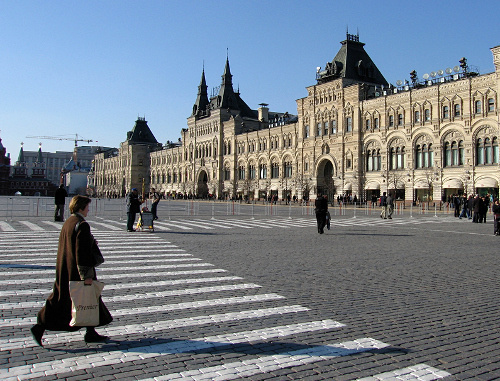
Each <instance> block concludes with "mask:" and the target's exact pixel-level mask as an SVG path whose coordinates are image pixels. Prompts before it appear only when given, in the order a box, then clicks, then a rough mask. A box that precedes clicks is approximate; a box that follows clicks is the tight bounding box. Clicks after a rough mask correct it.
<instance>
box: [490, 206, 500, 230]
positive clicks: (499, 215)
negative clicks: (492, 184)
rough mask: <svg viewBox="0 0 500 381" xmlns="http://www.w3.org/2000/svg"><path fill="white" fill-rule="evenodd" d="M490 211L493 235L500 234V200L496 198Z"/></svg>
mask: <svg viewBox="0 0 500 381" xmlns="http://www.w3.org/2000/svg"><path fill="white" fill-rule="evenodd" d="M491 212H492V213H493V233H494V234H495V235H500V202H499V201H498V198H496V199H495V201H494V202H493V206H492V207H491Z"/></svg>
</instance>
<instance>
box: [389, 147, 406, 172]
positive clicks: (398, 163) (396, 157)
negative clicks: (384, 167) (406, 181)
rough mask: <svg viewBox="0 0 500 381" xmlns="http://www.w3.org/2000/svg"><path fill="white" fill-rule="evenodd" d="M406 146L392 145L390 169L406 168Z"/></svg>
mask: <svg viewBox="0 0 500 381" xmlns="http://www.w3.org/2000/svg"><path fill="white" fill-rule="evenodd" d="M404 154H405V147H392V148H391V149H390V169H404V168H405V157H404Z"/></svg>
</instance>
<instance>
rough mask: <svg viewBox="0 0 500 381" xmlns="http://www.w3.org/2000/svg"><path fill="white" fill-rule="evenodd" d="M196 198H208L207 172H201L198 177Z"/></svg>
mask: <svg viewBox="0 0 500 381" xmlns="http://www.w3.org/2000/svg"><path fill="white" fill-rule="evenodd" d="M196 188H197V189H198V193H197V196H198V198H207V197H208V175H207V172H205V171H201V172H200V174H199V175H198V184H197V187H196Z"/></svg>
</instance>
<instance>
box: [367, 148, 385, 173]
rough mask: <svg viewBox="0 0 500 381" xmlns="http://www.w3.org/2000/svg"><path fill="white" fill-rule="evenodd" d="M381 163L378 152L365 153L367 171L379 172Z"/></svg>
mask: <svg viewBox="0 0 500 381" xmlns="http://www.w3.org/2000/svg"><path fill="white" fill-rule="evenodd" d="M381 163H382V158H381V156H380V150H369V151H368V152H367V163H366V170H367V171H380V168H381Z"/></svg>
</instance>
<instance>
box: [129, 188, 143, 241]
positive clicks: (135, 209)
mask: <svg viewBox="0 0 500 381" xmlns="http://www.w3.org/2000/svg"><path fill="white" fill-rule="evenodd" d="M141 204H142V201H141V200H140V199H139V193H138V191H137V188H132V191H131V192H130V193H129V194H128V195H127V231H128V232H134V231H135V229H134V223H135V215H136V214H137V213H139V212H140V211H141Z"/></svg>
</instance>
